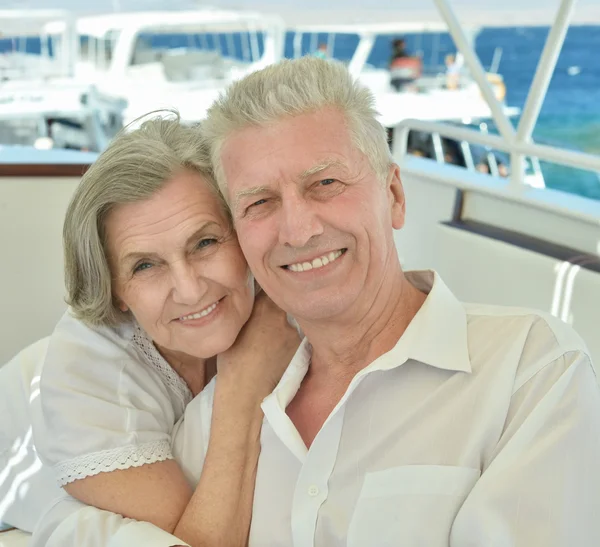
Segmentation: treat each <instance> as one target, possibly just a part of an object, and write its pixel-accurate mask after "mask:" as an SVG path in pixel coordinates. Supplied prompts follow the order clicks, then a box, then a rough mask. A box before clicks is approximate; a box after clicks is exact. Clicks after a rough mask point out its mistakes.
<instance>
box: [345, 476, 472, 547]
mask: <svg viewBox="0 0 600 547" xmlns="http://www.w3.org/2000/svg"><path fill="white" fill-rule="evenodd" d="M479 475H480V471H479V469H473V468H470V467H454V466H444V465H407V466H402V467H394V468H391V469H386V470H384V471H377V472H374V473H368V474H367V475H366V476H365V480H364V482H363V486H362V489H361V491H360V495H359V497H358V501H357V504H356V507H355V509H354V514H353V515H352V519H351V521H350V526H349V529H348V542H347V545H348V547H364V546H366V545H377V546H378V547H388V546H389V547H391V546H394V547H397V546H402V547H448V538H449V536H450V529H451V527H452V523H453V522H454V518H455V517H456V514H457V513H458V510H459V509H460V507H461V505H462V504H463V502H464V501H465V499H466V497H467V496H468V494H469V492H470V491H471V489H472V488H473V486H474V485H475V482H476V481H477V479H478V478H479Z"/></svg>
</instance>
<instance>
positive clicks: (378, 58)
mask: <svg viewBox="0 0 600 547" xmlns="http://www.w3.org/2000/svg"><path fill="white" fill-rule="evenodd" d="M548 32H549V29H548V28H544V27H516V28H486V29H483V30H482V31H481V32H480V33H479V35H478V36H477V40H476V51H477V54H478V55H479V58H480V59H481V62H482V63H483V65H484V66H485V67H489V66H490V64H491V62H492V58H493V56H494V51H495V50H496V48H501V49H502V58H501V62H500V66H499V72H500V73H501V74H502V75H503V76H504V81H505V83H506V87H507V97H506V100H507V103H508V104H509V105H511V106H516V107H519V108H523V106H524V104H525V100H526V98H527V92H528V90H529V86H530V84H531V81H532V79H533V76H534V73H535V69H536V66H537V62H538V60H539V57H540V54H541V51H542V49H543V47H544V43H545V40H546V37H547V35H548ZM234 38H235V40H234V41H235V47H236V50H237V51H238V52H239V54H240V56H241V41H240V38H239V36H236V37H234ZM325 38H326V37H325V36H324V35H323V36H315V37H314V38H313V39H312V40H311V37H310V36H308V35H306V36H304V40H303V43H302V53H310V52H311V51H314V48H315V47H316V43H317V41H321V40H325ZM391 39H392V37H389V36H388V37H384V36H382V37H379V38H378V39H377V41H376V43H375V46H374V48H373V51H372V53H371V56H370V58H369V61H368V62H369V63H370V64H372V65H375V66H379V67H384V66H386V65H387V62H388V59H389V55H390V42H391ZM405 39H406V42H407V47H408V49H409V50H410V51H413V52H422V55H423V58H424V61H425V63H426V64H433V65H440V66H443V61H444V56H445V55H446V54H447V53H453V52H454V51H455V47H454V45H453V42H452V39H451V38H450V36H449V35H447V34H442V35H421V36H405ZM151 42H153V43H154V44H155V45H156V46H159V45H161V46H164V45H167V43H168V44H169V46H171V47H176V46H185V45H187V39H186V38H185V37H181V36H178V37H167V36H161V37H152V40H151ZM179 42H181V43H179ZM357 42H358V37H357V36H353V35H342V36H338V37H337V38H336V41H335V45H334V56H335V57H336V58H340V59H345V60H348V59H349V58H350V56H351V54H352V52H353V51H354V49H355V47H356V44H357ZM209 46H210V44H209ZM11 47H12V44H11V42H10V41H9V40H0V52H1V51H5V50H7V49H10V48H11ZM39 47H40V46H39V42H37V43H36V42H34V41H28V44H27V49H28V50H30V51H32V52H33V51H37V52H39ZM260 47H261V49H262V43H261V44H260ZM598 52H600V26H575V27H571V28H570V29H569V31H568V34H567V37H566V40H565V44H564V47H563V49H562V52H561V54H560V58H559V60H558V64H557V67H556V71H555V73H554V76H553V78H552V81H551V84H550V87H549V89H548V94H547V95H546V98H545V101H544V104H543V107H542V111H541V113H540V117H539V120H538V124H537V126H536V129H535V131H534V139H535V140H536V141H537V142H540V143H545V144H554V145H559V146H565V147H569V148H572V149H574V150H582V151H585V152H589V153H592V154H598V155H600V55H598ZM285 53H286V56H288V57H292V56H293V55H294V50H293V35H291V34H288V36H287V40H286V47H285ZM517 122H518V118H516V119H513V123H515V124H516V123H517ZM542 169H543V171H544V177H545V180H546V184H547V186H549V187H552V188H558V189H561V190H565V191H568V192H573V193H576V194H580V195H583V196H587V197H590V198H594V199H600V174H598V173H593V172H589V171H581V170H574V169H569V168H565V167H560V166H557V165H554V164H542Z"/></svg>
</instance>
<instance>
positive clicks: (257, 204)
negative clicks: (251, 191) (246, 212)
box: [248, 199, 267, 209]
mask: <svg viewBox="0 0 600 547" xmlns="http://www.w3.org/2000/svg"><path fill="white" fill-rule="evenodd" d="M265 203H267V200H266V199H259V200H258V201H255V202H254V203H252V204H251V205H250V206H249V207H248V209H251V208H252V207H258V206H259V205H263V204H265Z"/></svg>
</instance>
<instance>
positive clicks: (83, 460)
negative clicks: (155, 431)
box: [54, 439, 173, 486]
mask: <svg viewBox="0 0 600 547" xmlns="http://www.w3.org/2000/svg"><path fill="white" fill-rule="evenodd" d="M170 459H173V455H172V453H171V445H170V443H169V441H168V440H164V439H163V440H160V441H152V442H149V443H144V444H139V445H129V446H120V447H118V448H111V449H109V450H101V451H99V452H92V453H91V454H85V455H84V456H78V457H76V458H72V459H70V460H66V461H64V462H60V463H58V464H56V465H55V466H54V470H55V472H56V479H57V481H58V483H59V485H60V486H64V485H65V484H69V483H70V482H73V481H75V480H78V479H84V478H85V477H91V476H93V475H97V474H98V473H107V472H109V471H115V470H117V469H129V468H130V467H139V466H141V465H145V464H147V463H156V462H161V461H164V460H170Z"/></svg>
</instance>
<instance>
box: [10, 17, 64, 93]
mask: <svg viewBox="0 0 600 547" xmlns="http://www.w3.org/2000/svg"><path fill="white" fill-rule="evenodd" d="M51 23H58V24H60V27H61V31H60V32H59V33H57V34H55V35H54V36H49V35H48V34H47V33H46V32H45V29H46V28H47V26H48V24H51ZM72 32H73V19H72V15H71V14H70V13H69V12H68V11H66V10H59V9H4V10H0V36H2V37H3V38H8V39H10V40H11V48H10V49H9V51H5V52H3V53H1V54H0V82H3V81H6V80H13V79H19V80H22V79H27V78H34V79H38V78H47V77H56V76H62V77H64V76H69V75H70V74H71V70H72V63H73V61H74V54H75V51H74V50H73V49H70V48H71V47H72V45H73V44H74V42H73V36H72V34H71V33H72ZM29 38H39V39H40V53H39V54H37V53H30V52H28V51H27V48H26V46H27V39H29Z"/></svg>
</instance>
